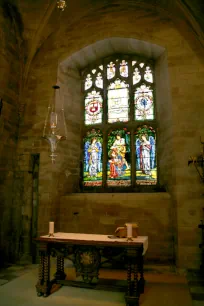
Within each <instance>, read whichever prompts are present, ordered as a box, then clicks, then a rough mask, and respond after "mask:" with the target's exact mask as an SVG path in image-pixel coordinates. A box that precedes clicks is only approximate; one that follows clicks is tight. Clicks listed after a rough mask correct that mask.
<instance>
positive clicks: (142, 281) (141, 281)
mask: <svg viewBox="0 0 204 306" xmlns="http://www.w3.org/2000/svg"><path fill="white" fill-rule="evenodd" d="M143 265H144V258H143V255H141V256H139V259H138V266H139V273H140V279H139V283H138V287H139V292H140V293H144V286H145V279H144V272H143Z"/></svg>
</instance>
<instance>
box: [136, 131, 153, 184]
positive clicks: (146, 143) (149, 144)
mask: <svg viewBox="0 0 204 306" xmlns="http://www.w3.org/2000/svg"><path fill="white" fill-rule="evenodd" d="M135 152H136V184H138V185H155V184H156V183H157V164H156V133H155V130H154V129H153V128H152V127H148V126H146V125H144V126H141V127H138V129H137V131H136V132H135Z"/></svg>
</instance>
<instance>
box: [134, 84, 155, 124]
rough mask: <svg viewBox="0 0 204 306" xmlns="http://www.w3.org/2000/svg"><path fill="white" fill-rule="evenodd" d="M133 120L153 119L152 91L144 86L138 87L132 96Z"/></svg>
mask: <svg viewBox="0 0 204 306" xmlns="http://www.w3.org/2000/svg"><path fill="white" fill-rule="evenodd" d="M134 103H135V119H136V120H146V119H150V120H151V119H154V104H153V91H152V89H151V87H149V86H146V85H145V84H143V85H141V86H140V87H138V88H137V89H136V91H135V95H134Z"/></svg>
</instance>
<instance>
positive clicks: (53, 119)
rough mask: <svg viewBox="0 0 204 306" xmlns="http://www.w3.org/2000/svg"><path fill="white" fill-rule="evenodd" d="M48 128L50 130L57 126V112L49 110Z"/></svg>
mask: <svg viewBox="0 0 204 306" xmlns="http://www.w3.org/2000/svg"><path fill="white" fill-rule="evenodd" d="M50 128H51V130H52V132H54V130H55V129H56V128H57V113H56V112H51V114H50Z"/></svg>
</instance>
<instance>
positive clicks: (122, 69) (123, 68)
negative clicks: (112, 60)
mask: <svg viewBox="0 0 204 306" xmlns="http://www.w3.org/2000/svg"><path fill="white" fill-rule="evenodd" d="M120 75H121V76H122V77H124V78H127V77H128V63H127V62H126V61H125V60H122V62H121V63H120Z"/></svg>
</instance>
